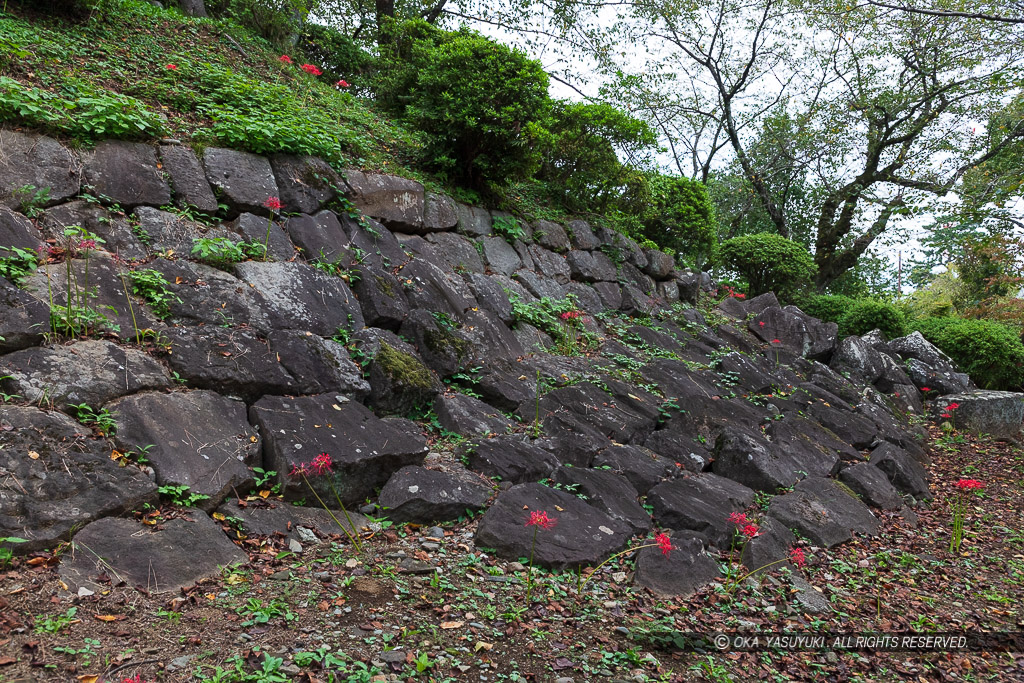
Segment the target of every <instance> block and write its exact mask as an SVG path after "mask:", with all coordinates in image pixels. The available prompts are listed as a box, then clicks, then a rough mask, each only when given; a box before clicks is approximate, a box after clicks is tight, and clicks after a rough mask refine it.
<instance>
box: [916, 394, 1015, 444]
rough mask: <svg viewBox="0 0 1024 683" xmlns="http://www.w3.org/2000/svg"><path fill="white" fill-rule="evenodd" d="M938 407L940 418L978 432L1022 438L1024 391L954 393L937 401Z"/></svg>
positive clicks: (936, 408) (959, 427)
mask: <svg viewBox="0 0 1024 683" xmlns="http://www.w3.org/2000/svg"><path fill="white" fill-rule="evenodd" d="M954 406H955V407H954ZM935 410H936V412H937V414H938V415H939V417H940V419H942V420H947V421H949V422H950V423H951V424H952V425H953V426H954V427H956V428H957V429H964V430H967V431H969V432H973V433H974V434H988V435H989V436H994V437H997V438H1003V439H1019V438H1020V437H1021V428H1022V426H1024V425H1022V423H1024V394H1021V393H1017V392H1012V391H972V392H968V393H963V394H951V395H948V396H943V397H942V398H940V399H938V400H936V401H935ZM946 415H949V416H950V417H945V416H946Z"/></svg>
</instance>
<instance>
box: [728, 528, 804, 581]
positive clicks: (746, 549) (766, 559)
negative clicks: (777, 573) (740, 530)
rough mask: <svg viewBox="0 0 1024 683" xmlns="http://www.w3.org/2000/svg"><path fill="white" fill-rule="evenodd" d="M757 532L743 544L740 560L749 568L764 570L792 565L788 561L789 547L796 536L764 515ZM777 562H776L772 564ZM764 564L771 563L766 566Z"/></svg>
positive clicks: (794, 541)
mask: <svg viewBox="0 0 1024 683" xmlns="http://www.w3.org/2000/svg"><path fill="white" fill-rule="evenodd" d="M757 531H758V534H757V536H754V537H753V538H751V539H749V540H748V541H747V542H746V543H744V544H743V553H742V554H741V555H740V560H741V561H742V562H743V566H745V567H746V568H747V569H750V570H752V571H753V570H757V569H761V568H765V571H769V570H770V569H774V568H777V567H780V566H787V567H792V564H791V563H789V562H785V563H783V562H780V560H786V559H788V558H789V556H790V555H789V553H790V549H791V548H792V547H793V544H794V543H796V536H795V535H794V534H793V532H792V531H790V530H789V529H787V528H786V526H785V525H784V524H783V523H782V522H780V521H779V520H777V519H775V518H774V517H765V518H764V519H763V520H761V524H760V525H758V527H757ZM776 562H778V564H774V563H776ZM766 565H772V567H770V568H767V567H766Z"/></svg>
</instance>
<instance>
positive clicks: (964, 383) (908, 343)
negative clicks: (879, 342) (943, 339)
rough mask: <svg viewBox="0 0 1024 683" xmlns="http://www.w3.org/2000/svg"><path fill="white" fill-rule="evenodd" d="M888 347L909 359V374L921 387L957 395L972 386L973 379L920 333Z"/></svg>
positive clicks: (901, 339) (907, 361)
mask: <svg viewBox="0 0 1024 683" xmlns="http://www.w3.org/2000/svg"><path fill="white" fill-rule="evenodd" d="M889 350H890V351H891V352H892V353H894V354H896V355H897V356H899V357H900V358H902V359H903V360H904V361H906V370H907V374H908V375H910V378H911V379H912V380H913V381H914V384H915V385H916V386H917V388H918V389H923V388H924V387H927V388H928V389H929V392H934V393H931V395H932V396H939V395H942V394H957V393H961V392H964V391H967V390H968V389H970V388H971V381H970V378H969V377H968V376H967V375H966V374H964V373H962V372H960V371H959V370H958V369H957V367H956V364H955V363H954V362H953V359H951V358H950V357H949V356H947V355H946V354H945V353H943V352H942V351H940V350H939V348H938V347H937V346H935V345H934V344H932V343H931V342H930V341H928V340H927V339H925V338H924V335H922V334H921V333H920V332H914V333H912V334H909V335H907V336H906V337H899V338H898V339H893V340H892V341H891V342H889Z"/></svg>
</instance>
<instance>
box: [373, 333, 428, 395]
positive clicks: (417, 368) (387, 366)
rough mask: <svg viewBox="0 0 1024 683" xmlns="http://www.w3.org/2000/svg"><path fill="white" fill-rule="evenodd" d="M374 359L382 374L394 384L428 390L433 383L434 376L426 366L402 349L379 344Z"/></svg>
mask: <svg viewBox="0 0 1024 683" xmlns="http://www.w3.org/2000/svg"><path fill="white" fill-rule="evenodd" d="M376 361H377V365H378V366H379V367H380V369H381V370H382V371H383V372H384V374H386V375H387V376H388V377H390V378H391V379H392V380H393V381H394V382H395V383H396V384H399V385H401V386H405V387H414V388H417V389H425V390H429V389H430V388H431V387H433V385H434V382H433V379H434V378H433V377H432V376H431V375H430V371H429V370H427V368H426V366H425V365H423V363H421V362H420V361H419V360H417V359H416V358H414V357H413V356H412V355H410V354H408V353H405V352H404V351H399V350H398V349H396V348H393V347H391V346H388V345H387V344H381V345H380V351H378V352H377V358H376Z"/></svg>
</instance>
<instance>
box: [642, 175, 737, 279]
mask: <svg viewBox="0 0 1024 683" xmlns="http://www.w3.org/2000/svg"><path fill="white" fill-rule="evenodd" d="M648 183H649V186H650V196H651V202H650V205H649V206H648V208H647V210H646V212H645V214H644V220H643V229H642V231H643V236H644V237H646V238H647V239H649V240H651V241H653V242H656V243H657V244H659V245H661V246H662V247H665V248H667V249H671V250H672V251H673V252H675V253H676V254H678V255H679V256H680V258H682V259H683V260H685V261H687V262H688V263H690V264H691V265H694V266H696V267H697V268H700V267H701V266H703V264H704V263H706V262H707V261H708V260H709V259H711V258H712V256H713V255H714V252H715V247H716V246H717V243H718V236H717V233H716V231H715V212H714V208H713V207H712V205H711V199H710V198H709V197H708V191H707V188H706V187H705V186H704V184H703V183H701V182H698V181H696V180H690V179H689V178H683V177H677V176H667V175H654V176H651V177H650V179H649V181H648Z"/></svg>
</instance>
